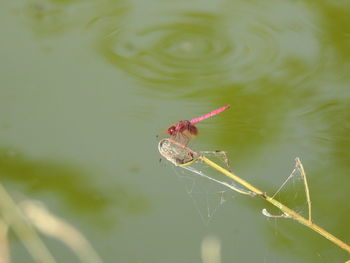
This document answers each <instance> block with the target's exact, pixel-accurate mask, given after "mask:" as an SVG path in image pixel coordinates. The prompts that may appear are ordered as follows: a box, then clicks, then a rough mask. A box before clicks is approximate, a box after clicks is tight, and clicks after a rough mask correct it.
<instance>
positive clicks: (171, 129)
mask: <svg viewBox="0 0 350 263" xmlns="http://www.w3.org/2000/svg"><path fill="white" fill-rule="evenodd" d="M175 130H176V129H175V126H170V127H169V129H168V133H169V134H170V135H171V136H173V135H175Z"/></svg>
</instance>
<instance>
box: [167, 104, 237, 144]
mask: <svg viewBox="0 0 350 263" xmlns="http://www.w3.org/2000/svg"><path fill="white" fill-rule="evenodd" d="M230 107H231V105H226V106H223V107H221V108H218V109H216V110H213V111H212V112H209V113H207V114H204V115H202V116H199V117H197V118H194V119H192V120H189V121H188V120H186V121H178V122H176V123H174V124H172V125H171V126H170V127H169V128H168V129H167V133H168V134H169V135H170V136H171V137H172V138H173V139H174V140H177V141H179V142H181V143H183V144H187V143H188V142H189V140H190V138H191V136H196V135H198V129H197V127H196V126H195V125H196V124H197V123H198V122H200V121H202V120H205V119H208V118H210V117H213V116H215V115H217V114H219V113H221V112H223V111H224V110H226V109H228V108H230Z"/></svg>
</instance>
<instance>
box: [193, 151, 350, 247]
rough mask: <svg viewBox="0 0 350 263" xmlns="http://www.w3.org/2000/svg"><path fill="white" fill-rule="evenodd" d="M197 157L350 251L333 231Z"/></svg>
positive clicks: (207, 160)
mask: <svg viewBox="0 0 350 263" xmlns="http://www.w3.org/2000/svg"><path fill="white" fill-rule="evenodd" d="M197 159H199V160H202V161H203V162H205V163H206V164H208V165H209V166H211V167H212V168H214V169H215V170H217V171H219V172H221V173H223V174H224V175H226V176H228V177H230V178H231V179H233V180H234V181H236V182H237V183H239V184H241V185H243V186H244V187H246V188H247V189H249V190H250V191H252V192H254V193H255V194H257V195H259V196H261V197H262V198H264V199H265V200H266V201H268V202H269V203H271V204H272V205H274V206H276V207H277V208H278V209H280V210H281V211H282V212H283V213H284V214H286V215H288V216H289V217H290V218H293V219H295V220H296V221H298V222H299V223H301V224H303V225H305V226H307V227H308V228H311V229H312V230H314V231H316V232H317V233H319V234H320V235H322V236H323V237H325V238H327V239H328V240H329V241H331V242H333V243H334V244H336V245H337V246H339V247H341V248H342V249H344V250H346V251H347V252H349V253H350V246H349V245H348V244H346V243H345V242H343V241H342V240H340V239H339V238H337V237H335V236H334V235H332V234H331V233H329V232H328V231H326V230H325V229H323V228H322V227H320V226H318V225H316V224H315V223H313V222H312V221H311V220H308V219H306V218H305V217H303V216H301V215H300V214H298V213H297V212H295V211H294V210H292V209H290V208H288V207H287V206H285V205H283V204H282V203H280V202H279V201H277V200H276V199H274V198H272V197H270V196H268V195H267V194H266V193H265V192H263V191H261V190H260V189H258V188H256V187H255V186H253V185H251V184H250V183H248V182H247V181H245V180H243V179H242V178H240V177H239V176H237V175H235V174H234V173H232V172H230V171H228V170H226V169H225V168H223V167H221V166H219V165H218V164H216V163H214V162H213V161H211V160H209V159H208V158H206V157H204V156H202V155H199V157H198V158H197ZM310 214H311V213H310Z"/></svg>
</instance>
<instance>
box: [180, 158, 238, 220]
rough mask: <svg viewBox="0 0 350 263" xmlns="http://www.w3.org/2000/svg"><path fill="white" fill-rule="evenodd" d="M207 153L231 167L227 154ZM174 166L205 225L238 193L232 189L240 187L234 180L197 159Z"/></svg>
mask: <svg viewBox="0 0 350 263" xmlns="http://www.w3.org/2000/svg"><path fill="white" fill-rule="evenodd" d="M205 155H206V156H210V158H211V160H214V159H215V161H216V163H219V164H220V165H221V166H223V167H226V168H227V169H229V167H228V163H227V160H226V156H224V155H221V154H220V153H219V152H205ZM174 168H175V171H176V173H177V174H178V178H179V179H180V181H181V182H182V183H183V184H184V186H185V190H186V192H187V194H188V195H189V197H190V198H191V199H192V202H193V204H194V206H195V208H196V210H197V212H198V214H199V216H200V218H201V220H202V221H203V223H204V224H205V225H208V224H209V223H210V222H211V220H212V219H213V217H214V215H215V214H216V212H217V211H218V209H219V208H220V207H221V206H222V205H224V203H225V202H226V201H228V200H232V199H233V198H234V197H235V194H236V193H235V192H234V191H232V190H236V189H237V188H238V187H237V186H236V185H235V184H234V182H233V180H231V179H230V178H227V177H226V176H224V175H222V174H221V173H218V172H216V171H214V170H213V169H212V168H211V167H210V166H208V165H206V164H205V163H203V162H200V161H197V162H195V163H193V164H191V165H187V166H184V167H181V168H180V167H174ZM241 188H243V187H240V189H241ZM243 191H245V190H243Z"/></svg>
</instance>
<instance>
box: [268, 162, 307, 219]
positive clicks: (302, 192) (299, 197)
mask: <svg viewBox="0 0 350 263" xmlns="http://www.w3.org/2000/svg"><path fill="white" fill-rule="evenodd" d="M295 161H296V162H295V166H294V168H293V170H292V172H291V173H290V175H289V176H288V177H287V179H285V181H284V182H283V183H282V184H281V186H280V187H279V188H278V189H277V191H276V192H275V193H274V194H273V196H272V198H275V199H277V200H278V201H280V202H281V203H283V204H285V205H287V206H288V207H289V208H291V209H293V210H294V211H296V212H297V213H299V214H300V215H302V216H304V217H305V218H308V217H309V216H310V219H311V215H309V213H311V200H310V197H309V188H308V185H307V181H306V175H305V172H304V168H303V166H302V164H301V162H300V160H299V158H296V160H295ZM267 214H268V213H267ZM267 216H269V215H267ZM271 217H274V216H273V215H272V216H271Z"/></svg>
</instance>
